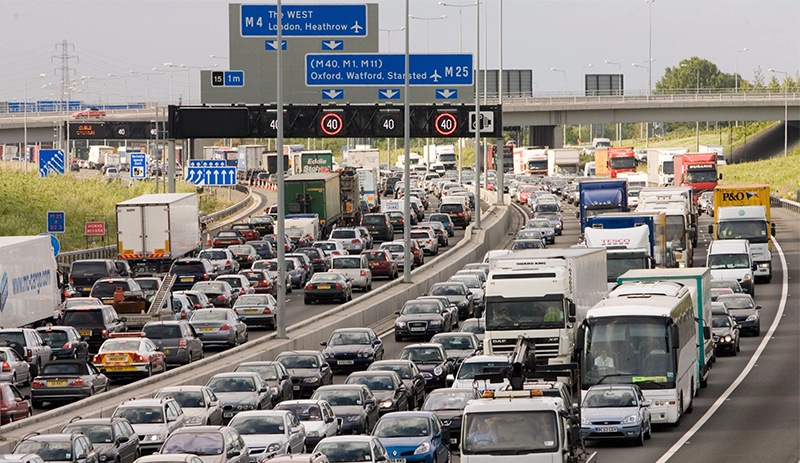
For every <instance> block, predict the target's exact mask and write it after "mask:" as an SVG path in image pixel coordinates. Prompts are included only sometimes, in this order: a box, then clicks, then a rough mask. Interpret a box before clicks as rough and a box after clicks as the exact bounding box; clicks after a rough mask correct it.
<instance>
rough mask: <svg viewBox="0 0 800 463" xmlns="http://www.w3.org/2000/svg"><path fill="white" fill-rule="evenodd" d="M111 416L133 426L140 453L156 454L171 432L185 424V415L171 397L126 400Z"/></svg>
mask: <svg viewBox="0 0 800 463" xmlns="http://www.w3.org/2000/svg"><path fill="white" fill-rule="evenodd" d="M112 416H115V417H116V416H119V417H122V418H125V419H126V420H128V422H129V423H130V424H131V426H133V430H134V431H136V434H137V435H138V436H139V440H140V442H139V450H141V451H142V453H152V452H157V451H158V449H160V448H161V445H162V444H163V443H164V440H166V438H167V436H169V435H170V433H171V432H173V431H175V430H176V429H178V428H182V427H183V426H184V425H185V424H186V415H184V413H183V410H182V409H181V406H180V405H178V402H177V401H175V399H173V398H171V397H161V398H158V399H132V400H128V401H125V402H123V403H122V404H120V405H119V406H118V407H117V409H116V410H114V413H113V414H112Z"/></svg>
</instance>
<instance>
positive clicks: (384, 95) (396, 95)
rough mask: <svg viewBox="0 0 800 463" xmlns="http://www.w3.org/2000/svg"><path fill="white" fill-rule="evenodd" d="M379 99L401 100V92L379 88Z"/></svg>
mask: <svg viewBox="0 0 800 463" xmlns="http://www.w3.org/2000/svg"><path fill="white" fill-rule="evenodd" d="M378 99H379V100H399V99H400V90H397V89H396V88H379V89H378Z"/></svg>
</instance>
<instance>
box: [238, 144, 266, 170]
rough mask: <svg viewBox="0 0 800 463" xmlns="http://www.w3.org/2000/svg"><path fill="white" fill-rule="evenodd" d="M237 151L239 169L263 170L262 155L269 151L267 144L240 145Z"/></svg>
mask: <svg viewBox="0 0 800 463" xmlns="http://www.w3.org/2000/svg"><path fill="white" fill-rule="evenodd" d="M236 151H237V160H236V162H237V163H236V170H237V171H239V172H257V171H260V170H262V167H261V157H262V155H263V154H264V153H266V152H267V147H266V146H265V145H239V146H238V147H237V148H236Z"/></svg>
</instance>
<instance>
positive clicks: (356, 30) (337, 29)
mask: <svg viewBox="0 0 800 463" xmlns="http://www.w3.org/2000/svg"><path fill="white" fill-rule="evenodd" d="M281 13H282V21H281V26H282V28H283V31H282V33H283V35H284V36H286V37H366V36H367V5H283V6H282V7H281ZM239 17H240V18H241V34H242V37H275V36H276V35H277V32H278V9H277V6H276V5H242V6H241V10H240V14H239Z"/></svg>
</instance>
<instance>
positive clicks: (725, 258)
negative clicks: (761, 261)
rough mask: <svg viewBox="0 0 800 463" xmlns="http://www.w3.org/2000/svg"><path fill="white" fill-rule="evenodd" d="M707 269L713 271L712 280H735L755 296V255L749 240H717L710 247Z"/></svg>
mask: <svg viewBox="0 0 800 463" xmlns="http://www.w3.org/2000/svg"><path fill="white" fill-rule="evenodd" d="M706 267H709V268H710V269H711V278H713V279H715V280H719V279H733V278H735V279H736V280H737V281H738V282H739V284H740V285H741V286H742V289H744V290H745V291H747V292H748V293H749V294H750V295H751V296H755V285H754V280H753V271H754V270H755V264H754V263H753V254H752V252H751V251H750V242H749V241H747V240H715V241H712V242H711V244H709V245H708V254H707V256H706Z"/></svg>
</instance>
